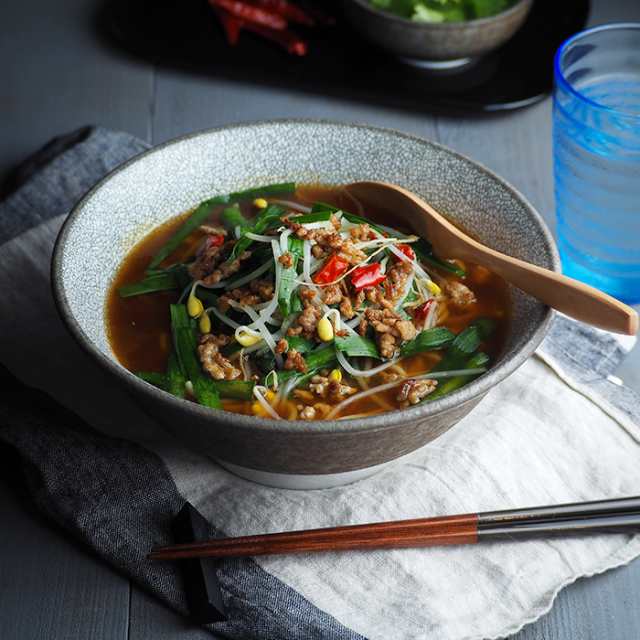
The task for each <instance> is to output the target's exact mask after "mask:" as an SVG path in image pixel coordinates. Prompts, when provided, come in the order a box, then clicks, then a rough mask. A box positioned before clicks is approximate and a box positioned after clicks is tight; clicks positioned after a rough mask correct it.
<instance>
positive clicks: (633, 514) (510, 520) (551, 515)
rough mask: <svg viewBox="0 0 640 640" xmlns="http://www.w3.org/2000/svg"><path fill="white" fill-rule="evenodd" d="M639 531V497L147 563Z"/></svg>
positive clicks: (202, 549)
mask: <svg viewBox="0 0 640 640" xmlns="http://www.w3.org/2000/svg"><path fill="white" fill-rule="evenodd" d="M634 530H638V531H640V496H636V497H629V498H618V499H613V500H596V501H593V502H577V503H570V504H561V505H555V506H543V507H531V508H526V509H511V510H506V511H488V512H484V513H468V514H461V515H454V516H440V517H434V518H417V519H414V520H397V521H393V522H377V523H370V524H360V525H348V526H341V527H329V528H324V529H309V530H305V531H288V532H284V533H268V534H263V535H252V536H241V537H236V538H219V539H213V540H207V541H204V542H195V543H190V544H181V545H174V546H169V547H155V548H154V549H152V550H151V553H150V554H149V556H148V558H149V559H150V560H180V559H186V558H224V557H243V556H258V555H276V554H286V553H313V552H319V551H347V550H364V549H389V548H403V547H430V546H437V545H455V544H476V543H478V542H484V541H489V540H499V539H510V540H519V539H528V538H532V537H536V536H538V537H539V536H553V535H563V534H568V535H571V534H574V535H575V534H593V533H630V532H633V531H634Z"/></svg>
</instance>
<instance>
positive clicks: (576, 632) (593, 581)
mask: <svg viewBox="0 0 640 640" xmlns="http://www.w3.org/2000/svg"><path fill="white" fill-rule="evenodd" d="M639 584H640V560H635V561H634V562H632V563H631V564H630V565H627V566H626V567H621V568H620V569H615V570H614V571H610V572H609V573H605V574H602V575H599V576H594V577H592V578H589V579H588V580H579V581H578V582H576V583H575V584H573V585H571V586H570V587H568V588H567V589H564V590H563V591H561V592H560V594H559V596H558V599H557V601H556V603H555V605H554V607H553V608H552V609H551V611H550V612H549V613H548V614H547V615H546V616H544V617H543V618H541V619H540V620H539V621H538V622H536V623H534V624H532V625H530V626H527V627H525V628H524V629H523V630H522V631H521V632H520V633H518V634H516V635H515V636H512V640H555V639H556V638H558V639H559V638H562V639H564V638H567V639H570V640H573V639H574V638H575V639H576V640H577V639H578V638H579V639H580V640H604V639H605V638H606V639H607V640H631V639H633V638H638V637H639V636H640V608H638V606H637V603H636V594H637V591H638V585H639Z"/></svg>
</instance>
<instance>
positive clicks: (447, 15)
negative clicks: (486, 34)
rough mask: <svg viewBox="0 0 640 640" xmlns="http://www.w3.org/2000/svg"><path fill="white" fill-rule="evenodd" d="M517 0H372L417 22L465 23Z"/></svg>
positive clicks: (493, 12)
mask: <svg viewBox="0 0 640 640" xmlns="http://www.w3.org/2000/svg"><path fill="white" fill-rule="evenodd" d="M514 1H515V0H370V2H371V4H372V5H373V6H374V7H376V8H378V9H382V10H383V11H388V12H389V13H395V14H396V15H398V16H401V17H403V18H408V19H411V20H414V21H416V22H431V23H434V22H435V23H438V22H463V21H465V20H474V19H477V18H487V17H489V16H493V15H496V14H498V13H500V12H502V11H505V10H506V9H508V8H509V7H510V6H511V5H512V4H513V3H514Z"/></svg>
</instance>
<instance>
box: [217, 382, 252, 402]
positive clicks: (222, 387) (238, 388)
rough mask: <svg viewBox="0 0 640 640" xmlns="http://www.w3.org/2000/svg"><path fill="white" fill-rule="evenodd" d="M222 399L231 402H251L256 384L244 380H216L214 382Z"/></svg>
mask: <svg viewBox="0 0 640 640" xmlns="http://www.w3.org/2000/svg"><path fill="white" fill-rule="evenodd" d="M214 384H215V386H216V389H217V390H218V393H219V394H220V396H221V397H222V398H229V399H231V400H251V398H253V387H254V386H255V382H250V381H246V382H245V381H244V380H216V381H215V382H214Z"/></svg>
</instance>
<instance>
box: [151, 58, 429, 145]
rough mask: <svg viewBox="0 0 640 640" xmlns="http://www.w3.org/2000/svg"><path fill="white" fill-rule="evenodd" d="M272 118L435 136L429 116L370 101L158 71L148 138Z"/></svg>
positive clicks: (177, 134)
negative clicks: (354, 124)
mask: <svg viewBox="0 0 640 640" xmlns="http://www.w3.org/2000/svg"><path fill="white" fill-rule="evenodd" d="M274 118H321V119H329V120H340V121H345V122H363V123H366V124H370V125H374V126H380V127H391V128H394V129H400V130H402V131H404V132H406V133H414V134H417V135H421V136H424V137H426V138H431V139H434V138H435V136H436V130H435V120H434V118H433V117H431V116H423V115H416V114H412V113H407V112H404V111H401V110H397V109H392V108H383V107H379V106H378V105H375V104H368V105H367V104H362V103H352V102H348V101H346V100H340V99H336V98H327V97H322V96H317V95H310V94H307V93H302V92H295V91H291V90H284V89H275V88H271V87H265V86H252V85H248V84H239V83H235V82H232V81H228V80H221V79H216V80H212V79H211V78H206V77H201V76H197V75H186V74H181V73H178V72H175V71H172V70H167V69H159V70H158V72H157V78H156V102H155V113H154V117H153V142H154V143H158V142H163V141H164V140H167V139H170V138H175V137H176V136H179V135H182V134H184V133H189V132H191V131H198V130H202V129H208V128H211V127H218V126H221V125H225V124H230V123H234V122H247V121H255V120H269V119H274Z"/></svg>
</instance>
